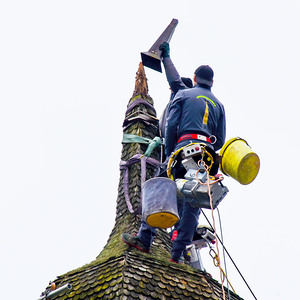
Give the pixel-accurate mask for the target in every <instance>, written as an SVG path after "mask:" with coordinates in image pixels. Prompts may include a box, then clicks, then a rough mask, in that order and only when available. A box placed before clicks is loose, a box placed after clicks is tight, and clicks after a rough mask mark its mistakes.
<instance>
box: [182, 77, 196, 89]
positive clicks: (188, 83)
mask: <svg viewBox="0 0 300 300" xmlns="http://www.w3.org/2000/svg"><path fill="white" fill-rule="evenodd" d="M181 80H182V82H183V83H184V85H185V86H186V87H188V88H192V87H193V81H192V79H191V78H188V77H181Z"/></svg>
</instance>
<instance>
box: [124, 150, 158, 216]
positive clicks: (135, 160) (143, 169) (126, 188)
mask: <svg viewBox="0 0 300 300" xmlns="http://www.w3.org/2000/svg"><path fill="white" fill-rule="evenodd" d="M139 162H141V186H142V185H143V184H144V182H145V181H146V163H148V164H150V165H152V166H154V167H158V165H159V164H160V162H159V161H158V160H156V159H154V158H152V157H148V158H146V157H145V156H144V155H141V154H136V155H134V156H132V157H131V158H130V159H129V160H128V161H123V160H121V162H120V170H125V172H124V177H123V188H124V195H125V201H126V204H127V207H128V210H129V211H130V212H131V213H132V214H136V215H137V214H139V213H140V211H139V210H140V209H136V210H134V209H133V207H132V204H131V202H130V197H129V167H130V166H132V165H134V164H136V163H139ZM140 203H142V193H141V198H140Z"/></svg>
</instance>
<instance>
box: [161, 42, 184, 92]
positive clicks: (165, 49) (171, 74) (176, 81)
mask: <svg viewBox="0 0 300 300" xmlns="http://www.w3.org/2000/svg"><path fill="white" fill-rule="evenodd" d="M159 50H161V56H162V58H163V65H164V68H165V72H166V76H167V80H168V83H169V86H170V88H171V90H172V91H173V93H174V94H176V93H177V92H178V91H179V90H183V89H185V88H186V85H185V84H184V83H183V81H182V79H181V78H180V76H179V73H178V71H177V69H176V68H175V66H174V64H173V62H172V60H171V58H170V46H169V44H168V43H167V42H164V43H162V44H161V45H160V46H159Z"/></svg>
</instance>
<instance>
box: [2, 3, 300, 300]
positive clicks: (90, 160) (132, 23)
mask: <svg viewBox="0 0 300 300" xmlns="http://www.w3.org/2000/svg"><path fill="white" fill-rule="evenodd" d="M299 9H300V4H299V1H297V0H295V1H292V0H286V1H276V0H273V1H265V0H260V1H258V0H252V1H238V0H236V1H233V0H228V1H219V0H215V1H202V0H189V1H184V2H183V1H176V0H172V1H169V0H165V1H155V0H154V1H144V2H143V1H109V2H106V3H105V4H104V2H103V1H76V0H75V1H74V0H73V1H64V0H62V1H56V0H52V1H43V0H39V1H32V0H29V1H13V0H12V1H2V2H1V4H0V40H1V48H0V53H1V55H0V84H1V89H0V102H1V106H0V140H1V148H0V154H1V155H0V183H1V185H0V201H1V202H0V203H1V210H0V237H1V247H0V270H1V271H0V282H1V299H12V300H14V299H20V297H21V298H22V299H25V300H30V299H36V298H38V297H39V295H40V293H41V292H42V291H43V290H44V289H45V287H46V286H47V284H48V282H49V281H50V280H54V279H55V278H56V276H58V275H62V274H64V273H66V272H68V271H71V270H73V269H75V268H78V267H81V266H82V265H84V264H86V263H89V262H91V261H92V260H94V259H95V258H96V256H97V255H98V254H99V252H100V251H101V250H102V248H103V246H104V245H105V244H106V241H107V239H108V236H109V234H110V232H111V230H112V228H113V225H114V219H115V208H116V198H117V188H118V181H119V161H120V154H121V139H122V122H123V119H124V114H125V110H126V105H127V103H128V101H129V99H130V97H131V96H132V93H133V90H134V82H135V73H136V71H137V68H138V64H139V62H140V52H142V51H147V50H148V49H149V48H150V47H151V46H152V44H153V43H154V41H155V40H156V39H157V38H158V36H159V35H160V34H161V33H162V31H163V30H164V29H165V27H166V26H167V25H168V24H169V23H170V22H171V20H172V19H173V18H177V19H178V20H179V24H178V26H177V28H176V30H175V33H174V35H173V38H172V41H171V58H172V59H173V61H174V64H175V65H176V66H177V69H178V71H179V73H180V74H181V76H186V77H187V76H192V74H193V72H194V70H195V69H196V68H197V67H198V66H199V65H201V64H209V65H210V66H211V67H212V68H213V69H214V71H215V86H214V88H213V92H214V94H215V95H216V96H217V97H218V98H219V100H220V101H221V102H222V103H223V104H224V106H225V109H226V114H227V138H228V139H229V138H231V137H235V136H240V137H243V138H244V139H246V140H247V141H248V143H249V144H250V146H251V147H252V148H253V150H254V151H255V152H257V153H258V155H259V156H260V159H261V170H260V173H259V175H258V177H257V179H256V180H255V181H254V182H253V183H252V184H250V185H248V186H242V185H240V184H239V183H237V182H236V181H235V180H233V179H231V178H228V177H226V178H225V180H224V184H225V185H226V186H227V187H228V188H229V190H230V192H229V194H228V196H227V197H226V198H225V199H224V200H223V201H222V203H221V204H220V205H219V209H220V212H221V217H222V225H223V234H224V239H225V240H224V242H225V245H226V247H227V249H228V251H229V253H230V254H231V256H232V257H233V259H234V260H235V263H236V264H237V265H238V267H239V268H240V270H241V272H242V274H243V275H244V277H245V278H246V280H247V282H248V283H249V285H250V287H251V288H252V290H253V291H254V293H255V295H256V297H257V298H258V299H264V300H274V299H292V298H293V299H294V298H295V297H296V296H295V295H296V294H298V293H297V287H298V270H299V260H298V252H299V240H298V238H297V237H298V235H299V233H298V229H299V221H298V220H299V216H298V209H299V192H298V189H297V184H298V182H297V177H296V174H297V171H298V167H299V161H298V154H297V146H298V143H297V140H298V138H299V124H298V120H299V114H298V108H299V104H298V103H299V78H300V76H299V67H300V59H299V53H300V47H299V33H298V32H299V28H300V19H299ZM146 75H147V78H148V85H149V93H150V95H151V97H152V98H153V99H154V103H155V107H156V110H157V112H158V116H160V114H161V113H162V110H163V108H164V107H165V105H166V104H167V101H168V98H169V90H168V85H167V82H166V79H165V75H164V74H161V73H158V72H155V71H153V70H151V69H148V68H146ZM207 214H209V213H208V212H207ZM200 223H203V224H205V223H206V222H205V219H204V218H203V217H201V219H200ZM202 258H203V260H204V263H205V268H206V270H207V271H208V272H210V273H211V274H213V276H214V277H215V278H216V279H217V280H219V273H218V270H216V268H215V267H214V265H213V263H212V261H211V259H210V257H209V255H208V251H206V250H203V254H202ZM227 268H228V272H229V279H230V281H231V283H232V285H233V286H234V288H235V290H236V292H237V294H239V295H240V296H241V297H243V298H244V299H253V297H252V296H251V294H250V292H249V291H248V289H247V287H246V286H245V284H244V282H243V281H242V280H241V278H240V276H239V275H238V273H237V272H236V270H235V269H234V267H233V266H232V264H231V263H230V261H229V259H227Z"/></svg>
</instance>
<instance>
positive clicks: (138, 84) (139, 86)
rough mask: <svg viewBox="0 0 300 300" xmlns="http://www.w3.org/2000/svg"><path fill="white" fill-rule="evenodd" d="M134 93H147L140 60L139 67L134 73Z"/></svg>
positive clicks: (143, 70)
mask: <svg viewBox="0 0 300 300" xmlns="http://www.w3.org/2000/svg"><path fill="white" fill-rule="evenodd" d="M134 94H140V95H145V96H146V95H147V94H148V84H147V78H146V74H145V69H144V66H143V63H142V62H140V64H139V69H138V71H137V73H136V78H135V89H134Z"/></svg>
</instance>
